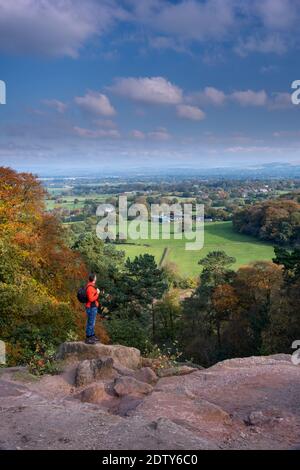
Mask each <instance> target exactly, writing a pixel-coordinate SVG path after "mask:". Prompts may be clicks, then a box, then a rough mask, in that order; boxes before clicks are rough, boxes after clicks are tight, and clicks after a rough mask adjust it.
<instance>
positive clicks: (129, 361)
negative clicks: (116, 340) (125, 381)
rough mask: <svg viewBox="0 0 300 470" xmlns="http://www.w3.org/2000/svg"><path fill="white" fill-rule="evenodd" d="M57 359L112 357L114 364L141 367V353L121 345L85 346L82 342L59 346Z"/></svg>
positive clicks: (132, 367) (131, 367)
mask: <svg viewBox="0 0 300 470" xmlns="http://www.w3.org/2000/svg"><path fill="white" fill-rule="evenodd" d="M57 356H58V358H59V359H73V360H74V359H77V360H85V359H99V358H102V357H103V356H104V357H112V358H113V359H114V361H115V363H116V364H119V365H121V366H124V367H128V368H129V369H137V368H138V367H140V365H141V353H140V351H139V350H138V349H135V348H127V347H126V346H121V345H107V344H100V343H97V344H92V345H91V344H85V343H83V342H82V341H73V342H66V343H63V344H61V346H60V348H59V351H58V355H57Z"/></svg>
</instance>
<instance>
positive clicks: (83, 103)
mask: <svg viewBox="0 0 300 470" xmlns="http://www.w3.org/2000/svg"><path fill="white" fill-rule="evenodd" d="M75 103H76V104H77V105H78V106H79V107H80V108H81V109H82V110H84V111H86V112H88V113H91V114H95V115H100V116H114V115H115V114H116V111H115V109H114V107H113V106H112V105H111V103H110V101H109V99H108V97H107V96H106V95H103V94H102V93H98V92H96V91H88V92H87V93H86V95H85V96H77V97H76V98H75Z"/></svg>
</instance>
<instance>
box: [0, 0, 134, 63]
mask: <svg viewBox="0 0 300 470" xmlns="http://www.w3.org/2000/svg"><path fill="white" fill-rule="evenodd" d="M126 17H127V15H126V13H125V12H124V11H123V10H122V9H121V8H120V6H118V5H116V4H115V2H114V1H111V0H103V1H101V2H97V1H95V0H85V1H84V2H82V1H81V0H64V1H61V0H13V1H7V0H0V50H2V51H5V52H9V53H17V54H19V53H24V54H40V55H46V56H70V57H77V55H78V52H79V50H80V49H81V48H82V47H83V46H84V45H85V43H86V41H88V40H89V39H91V38H92V37H93V36H95V35H97V36H99V35H101V34H103V33H105V32H106V31H107V30H108V29H110V28H111V27H112V26H113V24H114V22H115V21H117V20H119V19H125V18H126Z"/></svg>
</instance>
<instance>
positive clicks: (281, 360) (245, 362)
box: [207, 354, 292, 371]
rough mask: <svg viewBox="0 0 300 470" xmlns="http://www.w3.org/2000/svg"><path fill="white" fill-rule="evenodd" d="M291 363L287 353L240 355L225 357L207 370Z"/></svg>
mask: <svg viewBox="0 0 300 470" xmlns="http://www.w3.org/2000/svg"><path fill="white" fill-rule="evenodd" d="M280 364H282V365H287V364H289V365H292V361H291V356H290V355H289V354H273V355H271V356H251V357H242V358H235V359H226V360H225V361H222V362H218V363H217V364H215V365H214V366H212V367H210V368H209V369H207V370H209V371H213V370H219V369H224V368H229V369H237V368H249V367H258V366H276V367H277V366H279V365H280Z"/></svg>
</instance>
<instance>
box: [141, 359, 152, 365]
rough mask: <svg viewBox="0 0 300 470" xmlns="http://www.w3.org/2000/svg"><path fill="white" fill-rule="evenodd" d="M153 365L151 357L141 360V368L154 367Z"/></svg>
mask: <svg viewBox="0 0 300 470" xmlns="http://www.w3.org/2000/svg"><path fill="white" fill-rule="evenodd" d="M152 365H153V359H150V358H149V357H142V358H141V366H142V367H152Z"/></svg>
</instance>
